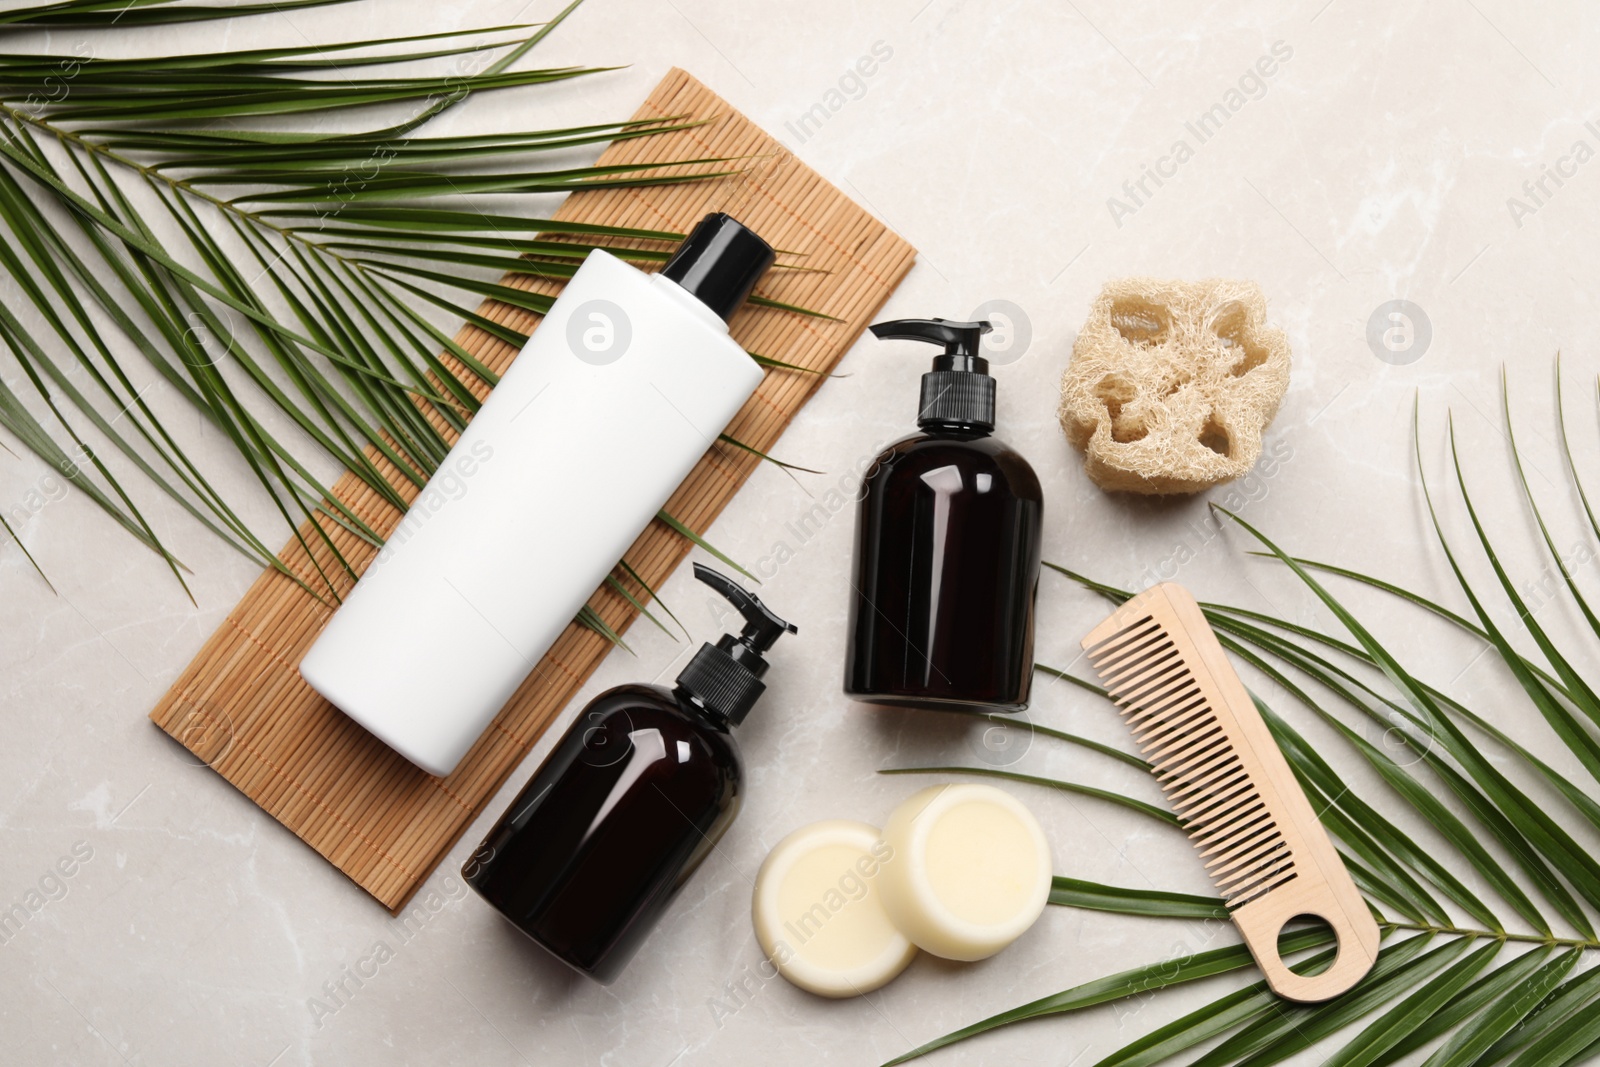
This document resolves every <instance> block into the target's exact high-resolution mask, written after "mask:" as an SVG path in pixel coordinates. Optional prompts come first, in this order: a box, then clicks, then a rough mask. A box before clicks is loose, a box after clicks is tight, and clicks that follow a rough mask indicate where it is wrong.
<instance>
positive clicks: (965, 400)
mask: <svg viewBox="0 0 1600 1067" xmlns="http://www.w3.org/2000/svg"><path fill="white" fill-rule="evenodd" d="M869 329H871V330H872V333H873V335H874V336H876V337H877V338H878V339H879V340H880V341H925V342H927V343H928V344H933V345H943V346H944V353H943V354H942V355H938V356H935V357H934V358H933V370H931V371H929V372H928V373H927V374H924V375H923V376H922V402H921V405H920V407H919V409H918V415H917V425H919V426H923V427H941V428H959V429H971V430H977V431H980V432H983V433H988V432H989V431H991V430H993V429H994V379H993V378H991V377H989V361H988V360H987V359H984V358H983V357H982V356H981V355H979V354H978V347H979V345H980V344H981V343H982V339H983V335H984V334H986V333H988V332H989V331H990V330H992V329H994V327H993V326H992V325H990V324H989V323H987V322H951V321H949V320H948V319H895V320H894V321H892V322H879V323H875V324H874V325H872V326H870V327H869Z"/></svg>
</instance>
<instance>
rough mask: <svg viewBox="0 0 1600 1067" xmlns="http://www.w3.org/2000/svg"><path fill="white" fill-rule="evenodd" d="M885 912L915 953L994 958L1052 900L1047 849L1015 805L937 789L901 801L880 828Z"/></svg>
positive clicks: (971, 789) (979, 788)
mask: <svg viewBox="0 0 1600 1067" xmlns="http://www.w3.org/2000/svg"><path fill="white" fill-rule="evenodd" d="M883 840H884V844H885V845H886V846H887V847H888V850H889V857H888V858H887V859H886V860H885V861H884V864H883V871H882V873H881V874H880V875H879V879H878V880H879V883H880V886H879V889H880V892H881V893H882V896H883V906H884V909H885V910H886V911H887V912H888V915H889V918H890V920H891V921H893V923H894V925H895V926H896V927H897V928H899V929H900V930H901V931H903V932H904V933H905V935H906V936H907V937H909V938H910V939H911V941H912V943H913V944H915V945H916V946H917V947H919V948H922V949H925V950H926V951H928V952H931V953H933V954H934V955H935V956H943V957H945V958H946V959H952V960H981V959H984V958H986V957H989V956H992V955H994V954H995V953H996V952H999V951H1000V950H1001V949H1003V948H1005V947H1006V946H1007V945H1009V944H1011V942H1013V941H1015V940H1016V939H1017V938H1018V937H1020V936H1022V934H1023V933H1024V932H1025V931H1026V930H1027V929H1028V927H1030V926H1032V925H1033V923H1034V920H1036V919H1038V918H1039V915H1040V913H1041V912H1043V911H1044V906H1045V902H1046V900H1047V899H1048V898H1049V896H1050V878H1051V870H1050V847H1049V844H1048V843H1047V842H1046V841H1045V838H1044V832H1043V831H1042V830H1041V829H1040V828H1039V823H1038V820H1036V819H1035V818H1034V817H1033V814H1032V813H1031V812H1029V811H1028V809H1027V808H1025V807H1023V806H1022V803H1021V802H1020V801H1018V800H1017V799H1016V798H1015V797H1013V796H1011V795H1010V794H1009V793H1006V792H1004V791H1002V790H999V789H996V788H994V787H993V786H987V785H940V786H933V787H932V788H929V789H924V790H922V791H921V792H919V793H915V794H913V795H912V796H910V797H909V798H907V799H906V800H905V802H904V803H902V804H901V805H900V806H899V807H898V808H896V809H895V810H894V814H892V815H890V816H889V821H888V823H887V824H886V825H885V826H884V828H883Z"/></svg>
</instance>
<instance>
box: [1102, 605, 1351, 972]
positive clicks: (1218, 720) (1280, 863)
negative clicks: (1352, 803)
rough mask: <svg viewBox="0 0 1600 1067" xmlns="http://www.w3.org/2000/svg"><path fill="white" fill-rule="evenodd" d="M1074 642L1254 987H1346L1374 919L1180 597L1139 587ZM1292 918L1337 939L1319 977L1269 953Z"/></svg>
mask: <svg viewBox="0 0 1600 1067" xmlns="http://www.w3.org/2000/svg"><path fill="white" fill-rule="evenodd" d="M1083 648H1084V651H1085V652H1087V653H1088V655H1089V659H1090V660H1091V661H1093V663H1094V665H1095V670H1096V671H1097V672H1098V673H1099V675H1100V680H1101V681H1102V682H1104V683H1105V686H1106V689H1107V690H1109V691H1110V694H1111V698H1112V700H1114V701H1115V702H1116V704H1117V705H1118V707H1119V708H1121V713H1122V715H1123V716H1124V717H1125V718H1126V719H1127V722H1128V725H1129V727H1131V728H1132V730H1133V734H1134V737H1135V739H1136V740H1137V741H1138V742H1139V744H1140V745H1141V746H1142V752H1143V754H1144V756H1145V758H1146V759H1148V760H1149V761H1150V765H1151V769H1152V770H1153V771H1154V772H1155V776H1156V779H1157V780H1158V781H1159V782H1160V783H1161V788H1162V790H1163V791H1164V792H1165V793H1166V794H1167V802H1168V803H1169V804H1171V805H1172V810H1173V812H1174V813H1175V814H1176V815H1177V816H1178V818H1179V819H1180V820H1182V822H1183V825H1184V829H1185V830H1187V831H1188V833H1189V838H1190V840H1191V841H1193V842H1194V846H1195V847H1196V848H1198V849H1199V850H1200V855H1201V857H1202V858H1203V859H1204V860H1205V861H1206V868H1207V870H1208V871H1209V873H1210V875H1211V880H1212V882H1213V883H1214V884H1215V885H1216V887H1217V891H1218V893H1220V894H1221V895H1222V898H1223V900H1224V902H1225V903H1226V904H1227V907H1228V911H1229V913H1230V914H1231V916H1232V917H1233V922H1234V925H1236V926H1237V927H1238V928H1239V933H1240V934H1241V935H1242V936H1243V937H1244V941H1245V944H1246V945H1248V946H1249V947H1250V954H1251V955H1253V956H1254V957H1255V960H1256V964H1257V965H1258V966H1259V967H1260V968H1261V971H1262V973H1263V974H1264V975H1265V976H1266V979H1267V985H1268V986H1269V987H1271V989H1272V991H1273V992H1275V993H1277V994H1278V995H1279V996H1281V997H1285V998H1287V999H1289V1000H1296V1001H1302V1002H1307V1003H1313V1002H1316V1001H1321V1000H1328V999H1329V998H1331V997H1336V996H1338V995H1339V994H1340V993H1343V992H1344V991H1345V990H1347V989H1349V988H1350V987H1351V986H1353V985H1355V984H1356V982H1358V981H1360V980H1361V977H1362V976H1363V975H1365V974H1366V973H1367V971H1368V970H1370V969H1371V967H1372V964H1373V962H1374V961H1375V960H1376V959H1377V958H1378V924H1377V923H1376V922H1375V921H1373V918H1372V912H1371V911H1370V910H1369V909H1368V908H1367V904H1366V901H1365V900H1363V899H1362V897H1361V893H1360V891H1359V890H1357V889H1356V886H1355V883H1354V882H1353V881H1351V880H1350V872H1349V871H1347V870H1345V867H1344V863H1343V862H1342V861H1341V860H1340V859H1339V854H1338V853H1337V852H1335V851H1334V848H1333V843H1332V842H1331V841H1329V840H1328V834H1327V832H1326V831H1325V830H1323V828H1322V823H1321V822H1319V821H1318V819H1317V815H1316V812H1314V811H1312V809H1311V803H1310V801H1308V800H1307V799H1306V795H1305V792H1304V791H1303V790H1301V788H1300V784H1299V783H1298V782H1297V781H1295V778H1294V774H1293V772H1292V771H1290V769H1289V765H1288V763H1287V762H1285V760H1284V758H1283V753H1282V752H1281V751H1279V749H1278V745H1277V742H1275V741H1274V740H1273V739H1272V734H1271V733H1269V732H1268V730H1267V724H1266V723H1265V722H1263V721H1262V719H1261V713H1260V712H1259V711H1257V710H1256V706H1255V702H1254V701H1253V700H1251V698H1250V694H1249V693H1248V692H1247V691H1246V690H1245V687H1244V683H1242V682H1241V681H1239V676H1238V674H1236V673H1234V670H1233V665H1232V664H1230V663H1229V662H1228V658H1227V657H1226V656H1225V655H1223V652H1222V646H1221V645H1220V644H1218V643H1217V635H1216V634H1214V633H1212V632H1211V626H1210V624H1209V623H1207V622H1206V617H1205V615H1204V614H1203V613H1202V612H1201V610H1200V605H1199V604H1197V603H1195V600H1194V597H1193V596H1191V595H1189V591H1188V590H1187V589H1184V588H1183V587H1182V586H1180V585H1174V584H1172V583H1170V582H1167V583H1163V584H1161V585H1157V586H1152V587H1151V588H1149V589H1146V590H1145V591H1144V592H1143V593H1140V594H1139V595H1138V596H1136V597H1134V598H1133V599H1131V600H1129V601H1128V602H1127V603H1125V604H1123V605H1122V607H1120V608H1118V609H1117V611H1116V613H1115V614H1113V615H1112V616H1111V617H1110V618H1109V619H1107V620H1106V621H1105V622H1103V623H1101V624H1100V625H1099V626H1097V627H1095V629H1094V631H1093V632H1092V633H1090V634H1089V636H1088V637H1085V638H1084V639H1083ZM1300 915H1314V916H1316V917H1318V918H1321V919H1322V920H1324V921H1325V922H1327V923H1328V925H1329V926H1331V927H1332V928H1333V931H1334V933H1335V935H1337V937H1338V939H1339V947H1338V953H1337V954H1336V955H1335V957H1334V960H1333V964H1332V966H1330V967H1328V968H1327V970H1325V971H1323V972H1322V973H1320V974H1316V975H1299V974H1295V973H1294V972H1293V971H1291V970H1290V969H1289V968H1288V967H1287V966H1285V965H1284V962H1283V959H1282V958H1281V957H1280V956H1279V955H1278V934H1279V932H1280V931H1281V930H1282V929H1283V926H1284V924H1285V923H1286V922H1288V921H1289V920H1290V919H1293V918H1295V917H1296V916H1300Z"/></svg>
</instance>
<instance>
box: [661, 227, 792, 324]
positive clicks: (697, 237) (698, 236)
mask: <svg viewBox="0 0 1600 1067" xmlns="http://www.w3.org/2000/svg"><path fill="white" fill-rule="evenodd" d="M776 258H777V253H776V252H774V251H773V250H772V246H771V245H769V244H767V242H765V241H763V240H762V239H761V238H760V237H758V236H756V232H755V231H754V230H752V229H750V227H748V226H746V225H744V224H743V223H742V222H739V221H738V220H737V219H735V218H734V217H733V216H732V215H725V214H723V213H721V212H713V213H712V214H710V215H707V216H706V217H705V218H703V219H701V220H700V222H699V224H698V225H696V226H695V228H694V229H693V230H691V231H690V232H689V236H688V237H686V238H684V241H683V244H681V245H679V246H678V250H677V251H676V252H674V253H673V255H672V258H671V259H669V260H667V265H666V266H664V267H662V268H661V276H662V277H664V278H670V279H672V280H673V281H675V282H677V283H678V285H680V286H682V287H683V289H684V290H685V291H686V292H688V293H689V295H690V296H693V297H694V298H695V299H697V300H699V301H700V302H701V303H702V304H704V305H705V306H706V307H708V308H710V309H711V310H712V311H714V312H716V313H717V315H718V316H719V317H720V318H721V319H722V321H723V322H727V321H728V320H729V319H731V318H732V317H733V313H734V312H735V311H738V310H739V306H740V305H741V304H743V303H744V302H745V299H746V298H747V297H748V296H749V295H750V290H752V289H754V288H755V287H756V282H758V281H760V280H761V276H762V275H763V274H765V273H766V272H767V268H768V267H770V266H772V262H773V260H774V259H776Z"/></svg>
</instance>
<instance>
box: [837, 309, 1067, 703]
mask: <svg viewBox="0 0 1600 1067" xmlns="http://www.w3.org/2000/svg"><path fill="white" fill-rule="evenodd" d="M988 330H989V324H988V323H987V322H947V321H945V320H944V319H903V320H900V321H897V322H884V323H879V324H877V325H876V326H873V327H872V332H873V333H874V334H876V335H877V336H878V337H879V338H883V339H888V340H902V339H905V340H917V341H926V342H930V343H933V344H938V345H943V346H944V354H943V355H940V356H938V357H936V358H935V359H934V362H933V370H932V372H930V373H928V374H924V375H923V376H922V400H921V410H920V412H919V415H918V419H917V425H918V427H919V429H920V430H921V432H920V433H916V434H912V435H911V436H910V437H906V438H902V439H901V440H899V441H896V442H895V443H894V444H892V445H890V446H889V447H888V448H887V449H886V450H885V451H884V452H883V453H882V454H881V455H880V456H878V458H877V461H876V462H875V463H874V464H873V466H872V469H871V470H870V471H869V472H868V473H867V476H866V478H865V480H864V481H863V483H862V491H861V497H860V504H859V506H858V509H857V512H856V542H855V561H854V567H853V575H852V577H853V581H854V588H853V590H852V596H851V607H850V622H849V630H848V633H849V638H848V641H849V645H848V648H847V650H846V665H845V684H844V688H845V692H846V693H847V694H849V695H850V696H852V697H854V698H855V699H857V700H862V701H868V702H871V703H875V704H895V705H904V706H910V707H930V708H941V707H955V708H986V709H994V710H1000V711H1020V710H1022V709H1023V708H1026V707H1027V706H1028V690H1029V684H1030V682H1031V680H1032V676H1033V625H1034V622H1033V611H1034V596H1035V593H1036V591H1037V589H1038V584H1039V551H1040V547H1039V541H1040V524H1041V521H1042V518H1043V511H1044V503H1043V497H1042V496H1041V494H1040V491H1039V479H1038V478H1037V477H1036V476H1035V475H1034V473H1033V468H1032V467H1030V466H1029V465H1028V461H1027V460H1025V459H1023V458H1022V456H1021V455H1020V454H1018V453H1017V452H1016V451H1014V450H1013V449H1011V448H1010V447H1009V446H1007V445H1005V444H1004V443H1002V442H1001V441H999V440H998V439H996V438H995V437H994V436H993V432H994V414H995V403H994V397H995V382H994V379H993V378H991V377H990V376H989V373H988V370H989V365H988V361H987V360H985V359H984V358H983V357H982V356H981V355H980V354H979V342H980V339H981V337H982V335H983V334H984V333H987V332H988Z"/></svg>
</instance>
